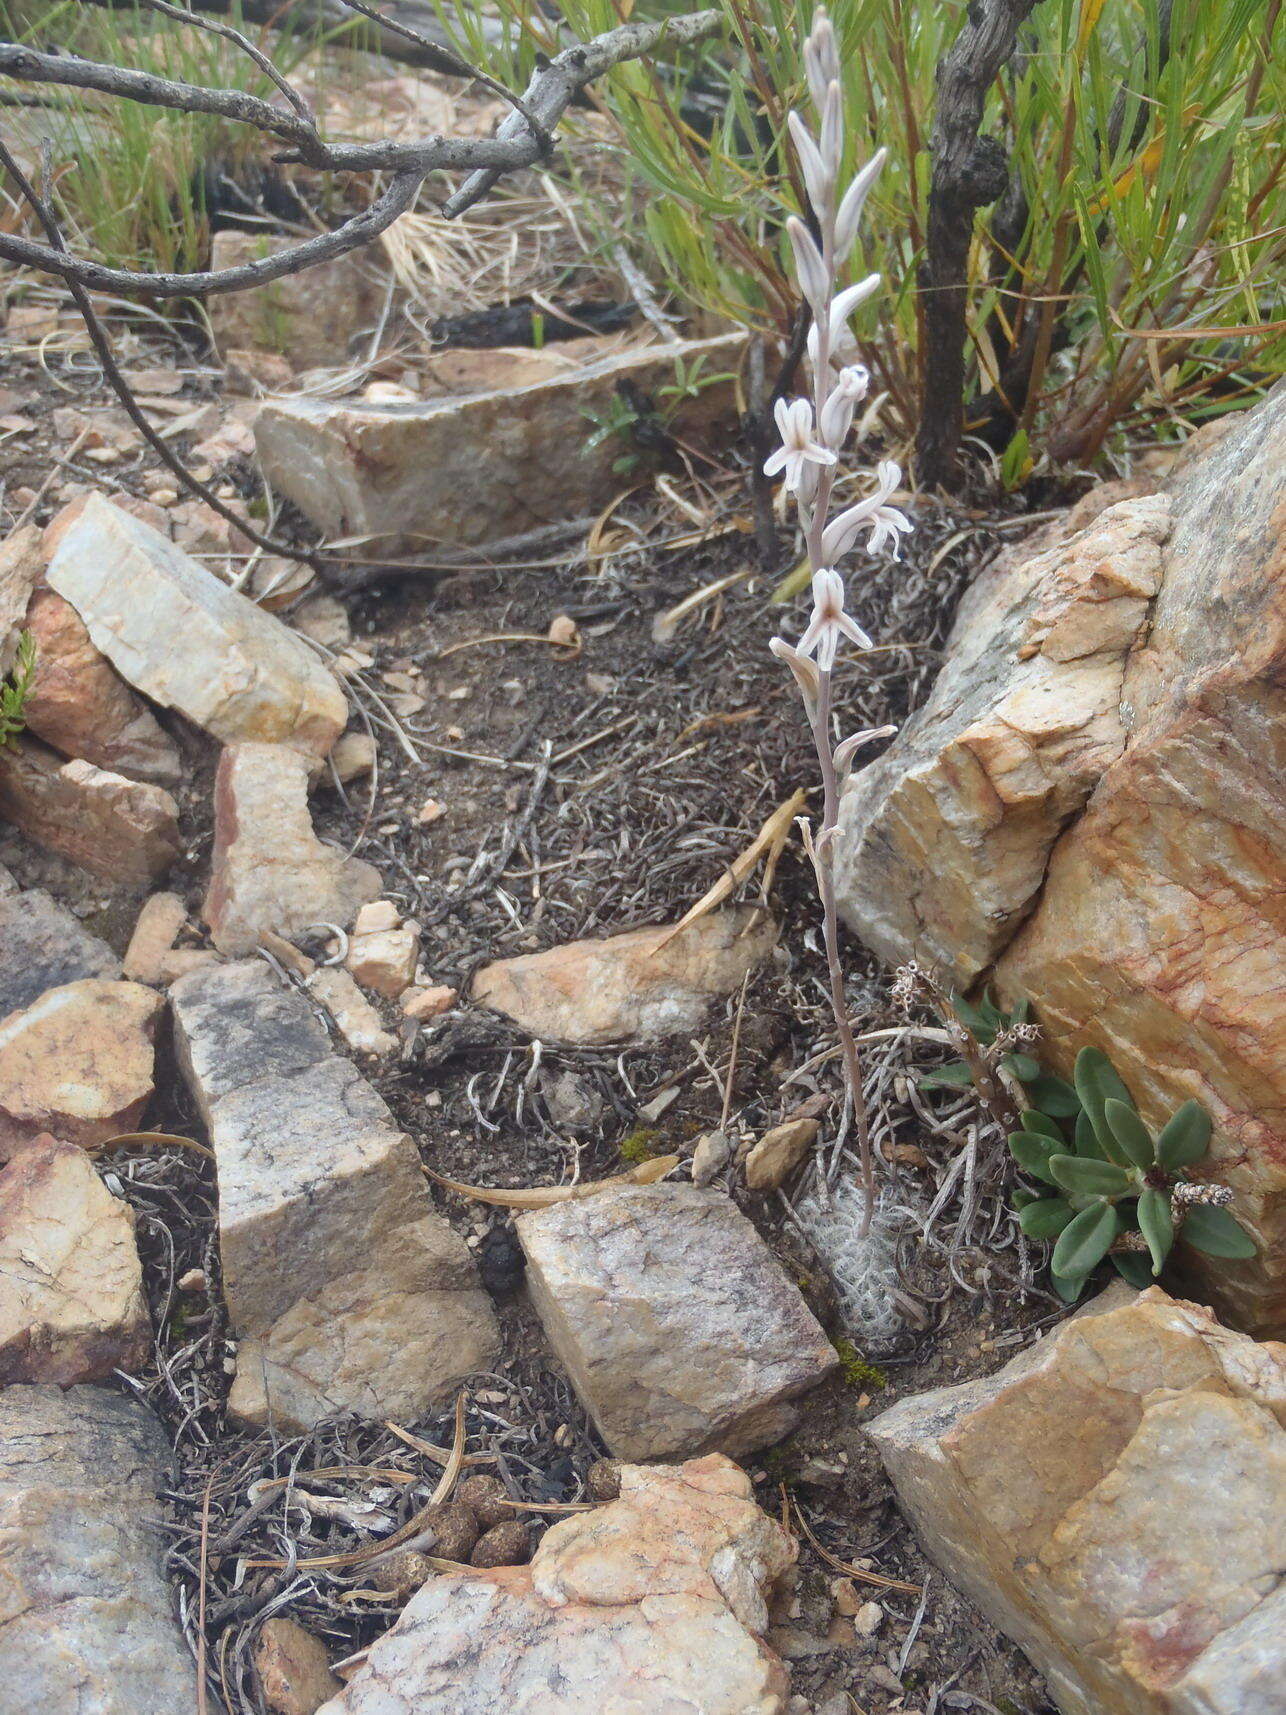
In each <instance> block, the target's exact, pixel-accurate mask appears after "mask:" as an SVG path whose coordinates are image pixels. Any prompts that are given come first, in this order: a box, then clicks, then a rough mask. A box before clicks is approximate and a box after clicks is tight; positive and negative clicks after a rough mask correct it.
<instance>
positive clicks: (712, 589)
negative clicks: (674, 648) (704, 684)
mask: <svg viewBox="0 0 1286 1715" xmlns="http://www.w3.org/2000/svg"><path fill="white" fill-rule="evenodd" d="M722 528H723V527H722V526H721V529H722ZM698 540H704V532H703V533H702V536H701V537H700V538H698ZM753 571H754V568H753V567H752V566H741V567H739V568H738V569H737V570H736V571H735V572H729V573H728V575H727V577H723V578H716V579H715V580H714V582H713V583H709V584H706V585H705V586H704V588H702V589H699V590H693V592H692V594H691V595H689V596H684V598H683V600H682V601H681V602H678V603H677V604H676V605H675V606H674V607H672V608H670V609H668V610H667V611H666V612H665V613H659V614H658V615H657V616H656V618H655V619H654V620H653V621H652V641H653V642H654V643H668V642H669V641H670V639H671V638H672V637H673V636H674V634H675V632H676V631H677V630H678V629H679V627H680V625H681V624H682V623H683V621H684V620H685V619H686V618H687V617H688V615H689V614H690V613H695V612H696V611H697V609H698V608H699V607H702V606H703V605H704V604H705V603H706V602H708V601H712V600H713V599H714V597H715V596H717V595H722V594H723V592H724V590H730V589H731V588H732V587H733V585H734V584H739V583H744V581H745V580H746V579H747V578H748V577H750V576H751V575H752V574H753Z"/></svg>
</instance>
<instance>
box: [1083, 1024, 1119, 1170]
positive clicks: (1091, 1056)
mask: <svg viewBox="0 0 1286 1715" xmlns="http://www.w3.org/2000/svg"><path fill="white" fill-rule="evenodd" d="M1075 1077H1076V1093H1077V1095H1078V1096H1079V1097H1080V1098H1081V1105H1082V1106H1083V1107H1084V1109H1085V1111H1086V1113H1087V1114H1088V1115H1089V1116H1090V1121H1091V1123H1092V1125H1093V1127H1094V1131H1095V1133H1096V1135H1097V1137H1098V1140H1099V1142H1100V1143H1101V1144H1102V1146H1103V1150H1104V1153H1105V1154H1106V1155H1107V1157H1108V1159H1109V1160H1110V1161H1117V1162H1119V1163H1120V1164H1121V1166H1122V1167H1124V1166H1126V1165H1127V1164H1128V1162H1129V1159H1130V1158H1129V1156H1128V1155H1127V1154H1126V1153H1125V1151H1124V1150H1123V1149H1122V1148H1121V1146H1120V1144H1119V1143H1117V1141H1116V1138H1115V1137H1114V1135H1113V1133H1112V1128H1111V1127H1110V1126H1109V1125H1108V1123H1107V1119H1106V1117H1105V1116H1104V1113H1103V1106H1104V1103H1105V1102H1107V1101H1108V1100H1109V1098H1111V1099H1115V1100H1116V1101H1118V1102H1124V1103H1125V1104H1126V1106H1127V1107H1128V1106H1132V1103H1131V1101H1130V1092H1129V1091H1128V1090H1127V1089H1126V1087H1125V1085H1124V1084H1123V1083H1122V1082H1121V1080H1120V1078H1119V1077H1118V1075H1117V1072H1116V1068H1115V1067H1114V1066H1113V1065H1112V1062H1111V1061H1110V1060H1109V1059H1108V1057H1107V1055H1106V1054H1104V1052H1103V1050H1102V1049H1101V1048H1082V1049H1081V1051H1080V1053H1079V1054H1078V1055H1077V1056H1076V1072H1075Z"/></svg>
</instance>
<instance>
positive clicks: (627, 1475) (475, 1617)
mask: <svg viewBox="0 0 1286 1715" xmlns="http://www.w3.org/2000/svg"><path fill="white" fill-rule="evenodd" d="M795 1553H796V1550H795V1544H794V1542H793V1541H792V1540H791V1538H790V1537H789V1536H788V1535H787V1534H786V1532H785V1531H784V1530H783V1529H782V1528H781V1526H780V1525H779V1524H777V1523H776V1522H775V1521H774V1520H772V1519H770V1518H768V1517H767V1516H766V1514H764V1513H762V1512H761V1511H760V1510H759V1508H758V1507H757V1506H756V1505H755V1502H754V1499H753V1496H752V1493H751V1487H750V1482H749V1479H748V1478H747V1477H746V1476H745V1474H744V1472H742V1471H739V1470H738V1469H737V1467H736V1466H735V1465H733V1464H732V1463H731V1462H730V1461H729V1460H727V1459H724V1458H721V1457H720V1456H719V1455H717V1454H714V1455H711V1456H710V1457H708V1458H705V1459H698V1460H694V1461H692V1462H691V1463H689V1464H687V1465H680V1466H677V1467H676V1466H647V1467H644V1466H639V1465H626V1466H625V1467H623V1469H622V1471H621V1498H620V1499H619V1500H618V1501H613V1502H612V1503H611V1504H610V1505H609V1506H605V1507H603V1508H601V1509H599V1510H597V1511H595V1512H590V1513H584V1514H582V1515H580V1516H579V1517H577V1518H569V1519H564V1520H562V1521H561V1522H560V1523H558V1524H555V1525H554V1526H553V1527H552V1528H551V1529H550V1530H549V1531H548V1532H547V1533H546V1535H545V1537H544V1538H543V1539H542V1541H541V1544H540V1546H539V1548H538V1549H537V1550H536V1553H535V1556H534V1558H533V1560H532V1563H531V1565H530V1566H504V1567H499V1568H497V1569H496V1570H495V1571H490V1572H468V1573H460V1574H452V1573H446V1574H442V1575H439V1576H437V1577H434V1578H431V1579H430V1580H429V1582H428V1583H427V1584H425V1586H424V1587H423V1589H421V1590H420V1591H419V1593H418V1594H417V1595H415V1596H413V1597H412V1598H411V1600H410V1602H409V1603H408V1604H407V1606H406V1608H405V1610H404V1611H403V1614H402V1617H401V1619H400V1620H399V1621H398V1623H397V1624H396V1625H395V1626H394V1627H393V1629H392V1631H390V1632H386V1633H385V1635H384V1636H383V1637H382V1638H380V1639H378V1640H377V1641H376V1643H374V1644H373V1645H372V1646H371V1648H370V1649H369V1650H368V1651H367V1652H366V1657H365V1660H364V1662H363V1664H362V1666H361V1667H360V1668H359V1669H358V1670H357V1672H356V1673H355V1674H354V1676H353V1679H352V1681H351V1683H350V1684H349V1685H348V1687H347V1688H346V1689H345V1690H344V1691H343V1692H342V1693H341V1694H340V1695H339V1696H338V1697H336V1698H334V1699H333V1700H332V1701H331V1702H329V1703H326V1704H323V1705H322V1708H321V1710H319V1711H318V1715H498V1712H499V1711H501V1710H513V1711H518V1710H526V1711H531V1712H532V1715H538V1712H540V1715H544V1712H546V1711H548V1712H549V1715H553V1712H554V1711H556V1710H557V1711H566V1712H568V1715H572V1712H574V1711H575V1712H580V1711H583V1712H585V1715H589V1712H590V1711H600V1710H601V1711H604V1712H607V1711H612V1712H617V1711H619V1715H635V1712H637V1715H662V1712H667V1715H668V1712H670V1711H673V1715H680V1712H681V1711H683V1712H688V1711H691V1712H692V1715H697V1712H699V1715H784V1711H785V1709H786V1706H787V1702H788V1699H789V1694H790V1681H789V1676H788V1673H787V1670H786V1667H785V1665H784V1663H783V1662H782V1661H780V1660H779V1658H778V1657H777V1656H776V1655H774V1653H773V1652H772V1650H770V1649H769V1648H768V1646H767V1645H766V1644H765V1643H764V1641H763V1638H764V1632H765V1631H766V1630H767V1626H768V1609H767V1605H766V1597H767V1595H768V1594H769V1593H770V1591H771V1588H772V1586H773V1584H774V1583H775V1582H776V1581H777V1580H778V1579H779V1578H780V1577H781V1575H782V1573H783V1572H785V1571H786V1569H787V1568H788V1567H789V1566H790V1565H791V1563H792V1562H793V1561H794V1558H795Z"/></svg>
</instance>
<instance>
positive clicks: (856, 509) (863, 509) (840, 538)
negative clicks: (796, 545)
mask: <svg viewBox="0 0 1286 1715" xmlns="http://www.w3.org/2000/svg"><path fill="white" fill-rule="evenodd" d="M875 475H876V485H877V486H876V489H875V493H874V494H868V495H867V497H866V499H865V500H859V501H858V502H857V504H856V505H855V506H849V507H846V508H845V510H844V511H843V512H841V513H840V514H839V516H838V517H837V518H833V519H832V520H831V522H830V523H829V524H828V525H827V526H826V528H825V530H824V531H823V532H822V552H823V554H825V556H826V559H827V561H828V562H830V561H834V560H838V559H841V558H842V557H843V556H844V555H845V554H846V553H847V552H848V550H849V549H850V548H851V547H852V545H853V543H854V542H855V541H856V539H857V536H858V533H859V531H861V530H864V529H866V528H868V527H869V528H870V532H871V535H870V539H869V541H868V542H867V544H866V549H867V552H868V553H869V554H876V553H878V552H879V551H880V549H881V548H882V547H883V546H884V544H885V543H886V542H891V543H892V544H893V549H894V553H895V554H896V552H897V549H898V535H899V532H902V531H908V530H910V529H911V521H910V519H909V518H908V517H907V516H906V514H905V513H904V512H899V511H898V509H897V507H896V506H890V505H889V500H890V498H891V497H892V496H893V494H894V493H896V491H897V489H898V486H899V484H900V483H901V481H902V472H901V470H900V469H899V468H898V466H897V465H896V464H894V462H893V460H892V459H881V461H880V464H879V467H878V469H877V470H876V473H875Z"/></svg>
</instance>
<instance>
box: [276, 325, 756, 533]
mask: <svg viewBox="0 0 1286 1715" xmlns="http://www.w3.org/2000/svg"><path fill="white" fill-rule="evenodd" d="M743 345H744V337H743V336H742V335H740V334H730V335H725V336H722V337H720V338H718V339H710V340H696V341H691V342H689V343H686V344H683V345H676V346H646V347H642V348H637V349H635V350H633V351H628V352H626V353H624V354H622V355H620V356H616V357H609V358H606V359H602V360H600V361H599V362H597V363H592V364H590V365H588V366H587V367H585V368H584V369H581V370H578V371H575V372H573V373H571V374H568V375H564V376H559V377H557V378H555V379H552V380H547V381H541V382H537V383H535V384H533V385H531V386H527V387H519V388H517V389H514V388H512V387H508V386H506V387H503V388H501V389H500V390H499V391H496V392H491V393H478V394H474V395H472V396H471V397H469V398H465V399H442V400H430V401H428V402H427V403H423V404H405V405H396V404H395V405H375V404H367V403H364V402H356V401H353V400H342V401H334V400H328V399H317V398H308V397H304V396H300V397H296V398H288V399H273V400H270V401H269V402H268V403H266V404H265V405H264V406H263V408H262V409H261V411H260V413H259V416H258V418H257V419H256V422H255V438H256V441H257V442H258V447H259V457H260V461H261V462H262V464H263V469H264V474H265V475H266V476H267V478H268V480H269V482H270V483H271V484H272V485H273V487H274V488H275V489H277V490H278V492H279V493H281V494H284V495H285V496H286V497H287V498H288V499H289V500H292V501H294V503H295V505H296V506H298V507H299V508H300V509H301V510H302V511H303V512H304V513H305V514H306V516H307V517H308V518H310V519H311V520H312V522H313V523H314V524H316V525H317V526H318V527H319V528H320V529H321V530H323V531H324V532H325V533H326V534H327V535H328V536H331V537H341V536H343V537H349V536H354V537H360V538H362V540H363V541H364V542H367V543H370V542H376V543H379V544H381V545H382V546H383V547H384V548H386V549H387V548H390V547H393V546H396V545H397V544H403V545H405V546H407V547H410V548H413V549H415V550H418V551H421V552H422V551H423V550H424V549H425V547H426V546H428V545H431V544H433V543H443V544H447V545H449V546H451V547H452V548H457V547H471V546H475V545H477V544H480V543H485V542H495V541H498V540H502V539H503V538H505V537H510V536H515V535H520V534H522V533H524V532H527V531H530V530H534V529H538V528H540V527H541V526H544V525H548V524H554V523H559V522H561V521H563V520H565V519H569V518H578V517H581V516H582V515H583V514H586V513H592V512H595V511H597V510H598V508H599V507H600V506H602V505H603V504H604V503H605V502H606V501H608V500H610V499H611V497H612V495H613V494H615V493H616V492H617V490H618V488H619V487H620V477H619V475H618V474H617V473H615V472H614V471H613V465H614V463H615V460H616V452H615V449H614V448H613V447H612V446H611V445H610V444H604V445H599V446H591V445H590V444H589V442H590V436H589V435H588V434H587V433H586V427H587V422H586V420H587V418H588V417H590V416H593V415H595V414H597V415H600V416H601V415H603V414H604V413H605V412H606V411H607V410H608V409H609V408H610V406H611V404H612V401H613V400H614V399H615V398H616V396H617V393H618V391H619V390H620V389H621V388H622V386H629V387H632V388H633V389H634V390H635V391H636V392H637V393H640V394H643V395H647V394H650V393H653V392H655V391H656V390H657V389H658V388H660V387H664V386H667V385H673V382H674V376H675V364H676V362H677V361H679V360H682V361H683V362H685V363H687V364H688V365H689V366H691V365H693V364H696V363H698V362H699V363H701V364H702V365H703V366H704V371H705V374H706V375H707V376H708V377H710V378H711V380H712V381H713V378H714V377H715V376H716V375H718V374H723V373H726V372H728V371H729V370H732V369H735V368H736V367H737V363H738V361H739V358H740V354H741V351H742V348H743ZM732 409H735V407H734V406H733V402H732V388H731V383H730V382H714V384H713V385H711V386H707V387H705V388H703V389H702V391H701V392H700V394H699V396H698V397H697V398H696V399H693V400H690V401H688V402H687V403H686V404H685V405H684V407H683V408H682V410H681V411H680V413H679V419H678V422H677V423H676V425H675V426H676V428H677V429H678V430H679V431H680V432H681V433H683V432H693V431H695V430H697V429H699V428H700V427H701V426H702V425H709V424H710V423H712V422H713V421H714V420H716V419H717V418H718V417H719V416H720V415H727V414H729V412H730V411H731V410H732Z"/></svg>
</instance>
